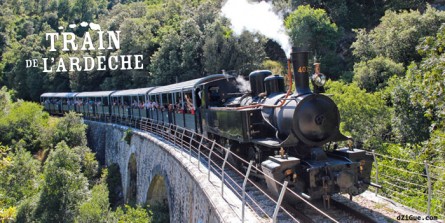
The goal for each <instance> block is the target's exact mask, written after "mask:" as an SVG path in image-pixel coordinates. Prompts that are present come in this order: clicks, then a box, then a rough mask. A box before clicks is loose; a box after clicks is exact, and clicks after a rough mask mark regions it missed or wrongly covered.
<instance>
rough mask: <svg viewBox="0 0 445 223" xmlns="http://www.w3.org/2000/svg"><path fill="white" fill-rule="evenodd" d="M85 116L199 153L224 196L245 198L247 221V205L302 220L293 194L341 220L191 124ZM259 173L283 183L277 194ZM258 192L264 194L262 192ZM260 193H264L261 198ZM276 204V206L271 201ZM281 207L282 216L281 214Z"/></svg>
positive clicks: (268, 215)
mask: <svg viewBox="0 0 445 223" xmlns="http://www.w3.org/2000/svg"><path fill="white" fill-rule="evenodd" d="M84 118H86V119H89V120H94V121H102V122H111V123H116V124H123V125H127V126H130V127H132V128H135V129H139V130H142V131H147V132H150V133H153V134H155V135H157V136H159V137H161V138H163V139H165V140H166V141H168V142H169V143H171V144H172V145H174V146H176V148H177V149H178V150H179V151H180V153H181V154H182V155H184V156H188V158H189V161H190V162H191V163H193V160H192V157H195V158H196V160H197V162H196V163H194V164H195V165H197V167H198V169H200V168H201V165H204V166H205V167H206V168H207V171H208V172H207V174H208V181H212V180H211V175H212V173H213V176H217V177H218V178H219V180H221V196H222V197H224V188H229V189H231V190H232V192H233V193H234V194H235V195H236V196H237V197H238V198H239V199H240V200H241V202H242V211H241V212H242V213H241V220H242V222H245V207H246V206H247V207H249V208H250V209H251V210H253V212H254V213H255V214H256V215H257V217H259V218H263V219H265V220H266V219H268V222H274V223H275V222H278V219H279V218H280V217H281V218H286V217H287V219H290V220H292V221H294V222H299V220H298V216H294V215H293V214H292V213H290V211H288V210H286V209H285V208H284V207H283V206H282V205H281V202H282V201H283V199H284V197H285V195H286V196H293V197H295V198H297V199H299V200H300V201H301V202H303V203H305V204H307V205H308V206H309V207H311V208H313V209H314V210H315V211H316V212H318V213H319V214H320V215H323V216H325V217H326V218H327V219H329V220H331V221H332V222H335V223H338V221H337V220H335V219H334V218H332V217H331V216H329V215H328V214H326V213H325V212H323V211H322V210H320V209H319V208H317V207H316V206H314V205H313V204H311V203H310V202H309V201H307V200H306V199H304V198H303V197H301V196H300V195H299V194H297V193H295V192H294V191H292V190H291V189H290V188H289V187H287V183H288V182H287V181H285V182H284V183H281V182H278V181H275V180H274V179H272V178H270V177H269V176H267V175H266V174H264V173H263V171H262V170H261V169H260V168H258V167H257V166H256V165H254V162H253V161H250V162H248V161H246V160H244V159H242V158H241V157H239V156H238V155H236V154H235V153H233V152H232V151H230V149H229V148H226V147H224V146H222V145H220V144H219V143H217V142H216V141H215V140H211V139H209V138H207V137H205V136H203V135H200V134H197V133H195V132H194V131H191V130H189V129H187V128H183V127H181V126H176V125H172V124H166V123H163V122H157V121H156V120H152V119H148V118H142V119H140V118H134V119H132V118H124V117H117V118H110V117H109V116H108V117H107V116H84ZM243 164H244V166H248V168H247V170H246V172H242V171H240V170H239V169H240V168H239V167H240V166H239V165H243ZM253 172H255V173H257V174H258V173H259V174H262V175H263V176H264V177H267V178H270V179H272V180H274V181H275V182H276V183H277V185H279V186H280V187H281V192H280V194H279V196H278V197H277V198H273V197H272V196H270V195H269V194H268V193H267V192H266V191H264V190H262V189H261V186H259V185H258V184H257V183H256V182H254V181H253V180H251V179H250V176H251V173H253ZM258 192H259V193H260V195H258ZM258 197H261V199H259V198H258ZM265 199H266V200H268V201H269V203H272V204H273V207H270V205H267V202H265V201H264V200H265ZM280 211H281V216H280V215H279V213H280Z"/></svg>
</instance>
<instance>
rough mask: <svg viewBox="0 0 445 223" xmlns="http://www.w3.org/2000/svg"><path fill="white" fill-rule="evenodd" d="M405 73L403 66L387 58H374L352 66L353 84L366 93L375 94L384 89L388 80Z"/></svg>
mask: <svg viewBox="0 0 445 223" xmlns="http://www.w3.org/2000/svg"><path fill="white" fill-rule="evenodd" d="M404 73H405V69H404V68H403V64H401V63H395V62H394V61H392V60H391V59H389V58H385V57H382V56H378V57H375V58H373V59H371V60H368V61H362V62H359V63H356V64H355V65H354V78H353V80H354V82H356V83H357V84H358V86H359V87H360V88H363V89H365V90H366V91H368V92H375V91H378V90H381V89H383V88H385V87H386V85H387V82H388V79H389V78H390V77H392V76H394V75H398V76H401V75H402V74H404Z"/></svg>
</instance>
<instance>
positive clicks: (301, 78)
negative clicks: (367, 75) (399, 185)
mask: <svg viewBox="0 0 445 223" xmlns="http://www.w3.org/2000/svg"><path fill="white" fill-rule="evenodd" d="M308 55H309V52H308V51H306V50H304V49H301V48H293V49H292V53H291V55H290V59H289V61H288V78H287V81H289V84H288V89H287V90H286V89H285V88H286V85H285V78H284V77H282V76H279V75H273V74H272V72H271V71H269V70H258V71H254V72H252V73H250V75H249V80H248V82H247V84H248V87H250V90H246V88H245V86H242V84H243V80H240V79H239V77H238V78H237V77H235V76H233V75H228V74H213V75H209V76H205V77H201V78H197V79H193V80H189V81H185V82H180V83H175V84H171V85H165V86H156V87H148V88H138V89H129V90H119V91H96V92H78V93H73V92H63V93H54V92H50V93H44V94H42V95H41V97H40V98H41V103H42V104H43V106H44V108H45V110H47V111H48V112H49V113H51V114H54V115H61V114H63V113H65V112H68V111H75V112H78V113H82V114H83V115H84V116H87V117H96V118H98V119H101V120H110V119H131V120H138V119H149V120H152V121H154V122H160V123H170V124H174V125H178V126H181V127H184V128H187V129H190V130H192V131H194V132H196V133H199V134H202V135H205V136H206V137H208V138H209V139H212V140H215V141H216V142H218V143H219V144H221V145H224V146H225V147H226V148H228V149H230V151H231V152H233V153H234V154H236V155H237V156H239V157H241V158H243V159H244V160H249V161H250V160H253V165H255V166H256V167H257V168H259V169H261V170H262V171H263V172H264V175H266V176H258V178H260V179H262V180H263V182H264V184H265V185H266V186H267V188H268V190H269V191H270V192H271V193H272V194H274V195H278V194H279V193H280V188H281V186H280V184H278V183H277V182H284V181H287V182H288V187H289V188H291V189H292V190H293V191H294V192H295V193H297V194H299V195H301V196H302V197H304V198H305V199H309V200H315V199H322V200H323V201H325V202H328V203H329V201H330V199H331V196H332V195H333V194H338V193H343V194H349V195H350V196H351V197H352V196H355V195H358V194H360V193H362V192H364V191H365V190H367V189H368V187H369V186H370V185H372V184H371V180H370V177H371V169H372V163H373V157H372V155H371V154H369V153H368V152H367V151H365V150H362V149H357V148H354V147H353V144H352V143H350V142H351V141H352V139H351V138H350V137H347V136H345V135H343V134H342V133H341V132H340V129H339V126H340V114H339V109H338V107H337V105H336V104H335V102H334V101H333V100H332V99H331V98H330V97H329V96H327V95H325V94H323V93H321V92H322V91H321V90H320V89H321V88H322V86H323V85H324V82H325V80H326V78H325V76H324V75H323V74H321V73H320V71H319V66H317V65H316V67H315V69H314V70H315V72H314V74H313V75H309V72H308V70H309V67H308ZM292 74H293V78H292V77H291V76H292ZM246 81H247V80H246ZM292 82H294V83H295V90H292V86H293V83H292ZM309 82H312V85H313V89H314V90H311V88H310V85H309ZM244 84H246V83H244ZM341 141H344V142H346V143H339V142H341ZM348 142H349V143H348ZM339 144H344V145H346V146H345V147H341V148H340V146H338V145H339ZM233 160H234V159H232V162H235V163H234V165H237V167H238V168H240V169H246V168H247V167H246V166H245V165H243V164H241V163H237V162H236V161H233Z"/></svg>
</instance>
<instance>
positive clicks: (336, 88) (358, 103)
mask: <svg viewBox="0 0 445 223" xmlns="http://www.w3.org/2000/svg"><path fill="white" fill-rule="evenodd" d="M326 93H327V94H332V95H333V96H332V99H333V100H334V101H335V103H336V104H337V106H338V108H339V110H340V117H341V123H340V130H341V132H342V133H343V134H345V135H350V136H352V137H353V138H354V140H355V142H356V146H359V147H361V145H363V147H364V148H366V149H372V148H374V149H375V148H379V147H381V145H382V142H383V140H384V139H385V137H387V134H388V126H389V119H390V118H389V117H390V109H389V108H388V107H386V104H385V101H384V100H383V99H382V96H381V94H380V93H378V92H376V93H366V92H365V91H364V90H362V89H360V88H359V87H358V86H357V85H356V84H355V83H352V84H349V85H348V84H344V83H341V82H332V81H328V83H327V85H326Z"/></svg>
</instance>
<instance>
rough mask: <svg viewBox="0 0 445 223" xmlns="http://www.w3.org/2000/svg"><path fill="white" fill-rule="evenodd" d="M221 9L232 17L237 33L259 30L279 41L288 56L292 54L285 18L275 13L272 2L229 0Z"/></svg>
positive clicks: (229, 17) (225, 14)
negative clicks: (285, 27)
mask: <svg viewBox="0 0 445 223" xmlns="http://www.w3.org/2000/svg"><path fill="white" fill-rule="evenodd" d="M221 11H222V15H223V16H224V17H226V18H228V19H230V21H231V23H232V29H233V30H234V32H235V33H236V34H237V35H240V34H241V32H242V31H243V30H247V31H250V32H259V33H261V34H263V35H264V36H266V37H268V38H270V39H273V40H275V41H276V42H277V43H279V44H280V45H281V48H282V49H283V50H284V52H285V53H286V57H289V56H290V52H291V44H290V42H289V36H288V35H287V34H286V30H285V29H284V22H283V18H282V17H281V16H279V15H277V14H275V13H274V11H273V6H272V3H267V2H264V1H262V2H259V3H255V2H248V0H228V1H227V2H226V3H225V4H224V6H223V7H222V9H221Z"/></svg>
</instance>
